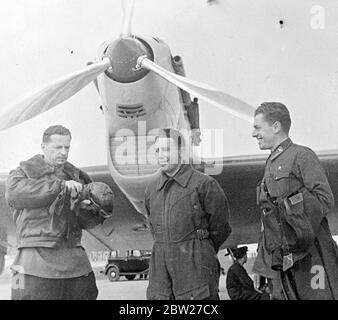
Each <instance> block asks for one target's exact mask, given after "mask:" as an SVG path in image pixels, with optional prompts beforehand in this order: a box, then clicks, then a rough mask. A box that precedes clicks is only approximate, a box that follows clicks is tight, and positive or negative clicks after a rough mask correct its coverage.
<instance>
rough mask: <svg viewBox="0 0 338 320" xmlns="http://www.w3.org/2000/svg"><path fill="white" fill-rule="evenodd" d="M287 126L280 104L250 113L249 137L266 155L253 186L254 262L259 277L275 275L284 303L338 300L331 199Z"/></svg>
mask: <svg viewBox="0 0 338 320" xmlns="http://www.w3.org/2000/svg"><path fill="white" fill-rule="evenodd" d="M290 126H291V119H290V115H289V111H288V109H287V108H286V107H285V105H284V104H282V103H278V102H265V103H262V104H261V105H260V106H259V107H258V108H257V109H256V111H255V118H254V131H253V134H252V136H253V137H254V138H256V139H257V140H258V144H259V148H260V149H262V150H266V149H268V150H270V151H271V154H270V156H269V158H268V159H267V162H266V167H265V173H264V177H263V180H262V183H261V185H260V187H259V188H258V197H257V198H258V201H259V204H260V206H261V208H262V236H261V241H260V243H259V250H258V256H257V258H256V261H257V264H259V266H260V268H261V270H263V268H262V267H263V265H264V263H265V268H266V269H267V270H266V271H267V272H264V271H263V272H264V273H267V274H268V273H269V270H273V271H277V272H278V273H279V276H280V280H281V284H282V287H283V290H284V294H285V296H286V298H287V299H338V250H337V245H336V243H335V242H334V240H333V239H332V236H331V233H330V229H329V225H328V221H327V218H326V215H327V213H328V212H329V210H330V209H331V208H333V206H334V198H333V195H332V191H331V188H330V186H329V183H328V180H327V178H326V175H325V172H324V170H323V168H322V166H321V164H320V162H319V160H318V158H317V156H316V154H315V153H314V152H313V151H312V150H311V149H309V148H307V147H303V146H300V145H296V144H294V143H293V142H292V141H291V139H290V138H289V129H290ZM266 256H268V257H269V259H266ZM266 262H268V263H266ZM263 275H264V274H263Z"/></svg>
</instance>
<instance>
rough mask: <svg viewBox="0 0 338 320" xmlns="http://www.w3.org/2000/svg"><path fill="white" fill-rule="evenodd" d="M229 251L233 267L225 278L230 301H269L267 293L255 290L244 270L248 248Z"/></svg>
mask: <svg viewBox="0 0 338 320" xmlns="http://www.w3.org/2000/svg"><path fill="white" fill-rule="evenodd" d="M228 250H231V253H232V255H233V259H234V262H233V265H232V266H231V267H230V268H229V270H228V273H227V276H226V288H227V291H228V295H229V297H230V299H231V300H270V295H269V293H267V292H259V291H257V290H256V289H255V286H254V282H253V281H252V279H251V278H250V277H249V275H248V273H247V271H246V270H245V268H244V264H245V263H246V262H247V259H248V256H247V251H248V247H246V246H244V247H240V248H234V249H228Z"/></svg>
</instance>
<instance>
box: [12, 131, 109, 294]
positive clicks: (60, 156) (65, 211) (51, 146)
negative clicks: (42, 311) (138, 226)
mask: <svg viewBox="0 0 338 320" xmlns="http://www.w3.org/2000/svg"><path fill="white" fill-rule="evenodd" d="M70 142H71V133H70V131H69V130H68V129H67V128H65V127H63V126H59V125H57V126H52V127H49V128H48V129H46V131H45V132H44V134H43V138H42V145H41V147H42V151H43V155H35V156H34V157H32V158H30V159H29V160H27V161H23V162H21V163H20V166H19V167H18V168H17V169H15V170H13V171H11V172H10V174H9V177H8V179H7V182H6V199H7V202H8V204H9V206H10V207H11V209H12V212H13V218H14V222H15V224H16V228H17V239H18V254H17V256H16V258H15V261H14V263H13V266H12V270H13V273H14V274H13V279H16V280H17V281H13V283H12V299H13V300H94V299H96V297H97V294H98V290H97V286H96V283H95V276H94V273H93V270H92V267H91V265H90V262H89V260H88V257H87V254H86V252H85V250H84V248H83V247H82V245H81V237H82V229H89V228H91V227H94V226H96V225H97V224H99V223H101V222H102V221H103V218H102V217H101V215H99V214H98V212H100V210H102V208H101V207H98V203H97V202H95V206H94V204H93V203H92V202H91V201H90V200H89V198H87V197H84V198H83V200H81V202H80V199H82V198H81V197H80V198H79V196H80V195H81V196H84V191H85V189H86V187H88V186H89V185H93V184H94V183H93V184H91V181H92V180H91V178H90V177H89V176H88V175H87V174H86V173H85V172H83V171H82V170H80V169H78V168H76V167H75V166H73V165H72V164H70V163H69V162H68V161H67V158H68V153H69V148H70ZM85 184H86V186H84V185H85ZM96 200H97V199H96ZM76 201H78V204H77V205H76Z"/></svg>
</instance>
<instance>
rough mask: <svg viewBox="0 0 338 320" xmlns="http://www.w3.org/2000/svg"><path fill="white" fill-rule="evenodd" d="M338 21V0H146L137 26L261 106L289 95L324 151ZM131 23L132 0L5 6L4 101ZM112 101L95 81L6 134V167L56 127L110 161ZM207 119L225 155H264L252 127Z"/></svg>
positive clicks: (81, 152)
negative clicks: (107, 114) (126, 19)
mask: <svg viewBox="0 0 338 320" xmlns="http://www.w3.org/2000/svg"><path fill="white" fill-rule="evenodd" d="M337 16H338V2H337V1H330V0H317V1H311V0H297V2H296V1H292V0H284V1H280V0H255V1H252V0H216V1H213V2H212V3H211V4H210V3H209V2H208V1H207V0H170V1H169V0H166V1H164V0H136V5H135V9H134V15H133V21H132V31H133V33H134V34H140V35H142V34H146V35H151V36H156V37H159V38H161V39H162V40H163V41H165V42H166V43H167V44H168V45H169V47H170V48H171V51H172V54H173V55H180V56H182V58H183V61H184V65H185V70H186V74H187V76H188V77H190V78H191V79H194V80H197V81H201V82H205V83H208V84H210V85H212V86H214V87H216V88H219V89H221V90H223V91H224V92H226V93H229V94H231V95H233V96H235V97H237V98H240V99H242V100H244V101H245V102H247V103H249V104H251V105H253V106H258V105H259V104H260V103H261V102H263V101H281V102H284V103H285V104H286V105H287V106H288V108H289V110H290V113H291V116H292V122H293V123H292V129H291V137H292V139H293V140H294V141H295V142H297V143H299V144H304V145H307V146H309V147H311V148H313V149H314V150H315V151H320V150H329V149H337V142H338V129H337V127H336V123H337V119H338V108H337V101H338V55H337V52H338V38H337V36H336V35H337V31H338V19H337ZM281 21H283V23H282V24H281ZM121 25H122V8H121V1H120V0H99V1H97V0H96V1H94V0H11V1H2V3H1V11H0V41H1V44H2V45H1V50H0V61H1V63H2V67H1V72H0V88H1V90H0V108H2V107H4V106H6V105H7V104H9V103H10V102H11V101H13V100H15V99H16V98H18V97H19V96H21V95H24V94H25V93H26V92H28V91H30V90H33V89H35V88H37V87H39V86H41V85H43V84H46V83H48V82H51V81H52V80H53V79H55V78H58V77H60V76H63V75H66V74H68V73H70V72H73V71H76V70H79V69H81V68H82V67H83V66H85V65H86V63H87V62H88V61H91V60H93V59H94V58H95V57H96V54H97V48H98V47H99V45H100V44H101V43H102V42H104V41H107V40H110V39H114V38H116V37H118V36H119V33H120V32H121ZM100 104H101V102H100V97H99V95H98V94H97V92H96V90H95V89H94V86H93V85H89V86H88V87H86V88H85V89H83V90H81V91H80V92H79V93H77V94H76V95H75V96H73V97H72V98H70V99H69V100H67V101H66V102H64V103H62V104H60V105H59V106H57V107H55V108H54V109H53V110H50V111H48V112H46V113H44V114H42V115H40V116H38V117H36V118H34V119H32V120H30V121H27V122H26V123H24V124H21V125H18V126H16V127H13V128H11V129H8V130H5V131H3V132H0V172H8V171H9V170H10V169H12V168H15V167H16V166H17V165H18V164H19V162H20V161H22V160H25V159H28V158H29V157H31V156H32V155H34V154H36V153H40V152H41V150H40V144H41V135H42V132H43V131H44V130H45V129H46V128H47V127H48V126H50V125H53V124H62V125H65V126H66V127H68V128H69V129H70V130H71V132H72V136H73V140H72V147H71V152H70V155H69V160H70V161H71V162H72V163H74V164H75V165H77V166H90V165H101V164H106V157H107V156H106V139H105V122H104V118H103V115H102V114H101V112H100V110H99V105H100ZM200 124H201V128H202V129H211V130H215V129H222V130H223V155H224V156H233V155H250V154H259V153H261V151H259V149H258V146H257V142H256V141H255V140H254V139H253V138H251V132H252V125H251V124H250V123H247V122H245V121H243V120H240V119H237V118H235V117H233V116H231V115H228V114H226V113H223V112H222V111H220V110H218V109H216V108H214V107H212V106H210V105H208V104H206V103H203V102H200ZM206 149H207V148H205V150H206ZM202 152H203V148H202ZM205 155H206V156H212V154H205Z"/></svg>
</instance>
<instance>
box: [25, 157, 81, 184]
mask: <svg viewBox="0 0 338 320" xmlns="http://www.w3.org/2000/svg"><path fill="white" fill-rule="evenodd" d="M20 168H21V169H22V170H23V171H24V172H25V174H26V175H27V177H29V178H33V179H39V178H41V177H42V176H44V175H46V174H51V173H54V172H55V168H54V166H52V165H50V164H49V163H47V162H46V161H45V159H44V156H43V155H41V154H37V155H35V156H34V157H32V158H30V159H29V160H27V161H22V162H20ZM63 171H64V172H65V173H66V174H68V175H69V177H70V178H72V179H74V180H79V177H80V170H79V169H77V168H76V167H75V166H73V165H72V164H71V163H69V162H66V163H65V165H64V168H63Z"/></svg>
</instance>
